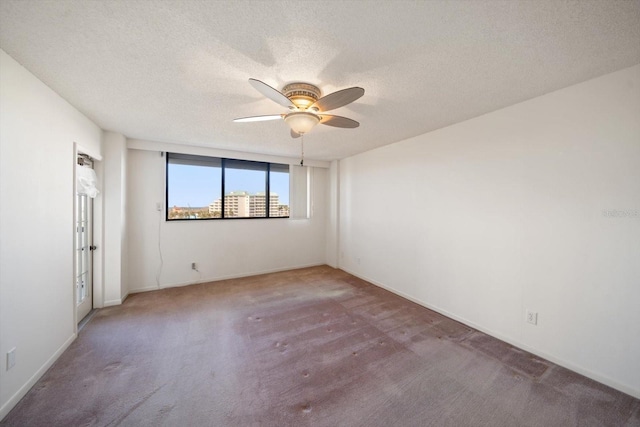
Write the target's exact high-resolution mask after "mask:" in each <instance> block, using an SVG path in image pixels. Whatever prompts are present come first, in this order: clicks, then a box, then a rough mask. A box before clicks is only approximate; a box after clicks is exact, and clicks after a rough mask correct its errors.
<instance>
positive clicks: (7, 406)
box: [0, 333, 77, 421]
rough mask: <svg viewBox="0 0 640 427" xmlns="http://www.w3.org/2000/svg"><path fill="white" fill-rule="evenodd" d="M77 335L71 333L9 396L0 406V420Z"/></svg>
mask: <svg viewBox="0 0 640 427" xmlns="http://www.w3.org/2000/svg"><path fill="white" fill-rule="evenodd" d="M76 337H77V335H76V334H75V333H74V334H73V335H71V336H70V337H69V338H68V339H67V340H66V341H65V342H64V344H62V346H60V348H58V350H56V352H55V353H53V355H51V357H50V358H49V359H47V361H46V362H44V364H43V365H42V366H41V367H40V369H38V370H37V371H36V373H35V374H33V375H32V376H31V378H29V380H28V381H27V382H26V383H24V385H23V386H22V387H20V389H19V390H18V391H17V392H16V393H15V394H14V395H13V396H11V397H10V398H9V400H7V403H5V404H4V405H2V407H1V408H0V421H2V419H3V418H4V417H6V416H7V414H8V413H9V412H10V411H11V410H12V409H13V407H14V406H16V405H17V404H18V402H20V399H22V398H23V397H24V396H25V394H27V392H28V391H29V390H31V387H33V386H34V384H35V383H36V382H37V381H38V380H39V379H40V378H41V377H42V376H43V375H44V373H45V372H47V370H48V369H49V368H50V367H51V366H52V365H53V364H54V363H55V361H56V360H58V358H59V357H60V355H61V354H62V353H64V351H65V350H66V349H67V348H68V347H69V346H70V345H71V343H72V342H73V341H74V340H75V339H76Z"/></svg>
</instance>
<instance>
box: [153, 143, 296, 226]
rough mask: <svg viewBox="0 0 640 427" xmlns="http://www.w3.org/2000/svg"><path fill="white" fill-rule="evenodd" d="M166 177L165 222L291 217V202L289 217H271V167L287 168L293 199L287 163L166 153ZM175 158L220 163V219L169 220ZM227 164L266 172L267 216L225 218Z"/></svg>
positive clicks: (279, 217)
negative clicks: (170, 170) (170, 189)
mask: <svg viewBox="0 0 640 427" xmlns="http://www.w3.org/2000/svg"><path fill="white" fill-rule="evenodd" d="M165 154H166V155H165V177H164V185H165V214H164V220H165V222H173V221H208V220H230V219H231V220H234V219H282V218H284V219H287V218H290V217H291V200H289V215H287V216H270V213H271V212H270V206H271V203H270V201H271V182H270V180H271V166H272V165H275V168H274V169H275V171H278V169H284V166H286V169H287V173H288V174H289V199H290V198H291V167H290V165H288V164H285V163H272V162H261V161H256V160H245V159H232V158H228V157H213V156H202V155H197V154H183V153H171V152H167V153H165ZM172 156H174V157H173V158H174V159H175V158H178V159H180V158H182V159H183V160H188V159H193V160H196V161H197V160H198V159H200V160H201V161H202V162H203V163H211V164H215V163H217V162H218V161H219V162H220V178H221V179H220V194H221V196H220V199H221V207H222V209H221V212H220V217H219V218H169V209H170V208H169V164H170V160H171V158H172ZM227 162H229V163H231V165H233V164H236V165H237V164H247V165H248V164H253V165H255V166H256V167H255V168H247V169H253V170H263V169H264V171H265V216H236V217H225V198H226V194H225V184H226V183H225V181H226V179H225V176H226V167H227ZM229 169H239V168H233V167H232V166H229Z"/></svg>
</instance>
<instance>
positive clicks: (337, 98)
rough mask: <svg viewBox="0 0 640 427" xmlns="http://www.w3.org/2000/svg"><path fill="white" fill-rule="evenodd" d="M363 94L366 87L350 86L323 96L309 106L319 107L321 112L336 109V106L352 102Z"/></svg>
mask: <svg viewBox="0 0 640 427" xmlns="http://www.w3.org/2000/svg"><path fill="white" fill-rule="evenodd" d="M362 95H364V89H362V88H361V87H350V88H348V89H342V90H339V91H337V92H333V93H330V94H329V95H326V96H323V97H322V98H320V99H318V100H317V101H316V102H315V103H313V104H312V105H311V107H309V108H317V109H318V110H319V111H321V112H322V111H329V110H335V109H336V108H339V107H342V106H344V105H347V104H351V103H352V102H353V101H355V100H356V99H358V98H360V97H361V96H362Z"/></svg>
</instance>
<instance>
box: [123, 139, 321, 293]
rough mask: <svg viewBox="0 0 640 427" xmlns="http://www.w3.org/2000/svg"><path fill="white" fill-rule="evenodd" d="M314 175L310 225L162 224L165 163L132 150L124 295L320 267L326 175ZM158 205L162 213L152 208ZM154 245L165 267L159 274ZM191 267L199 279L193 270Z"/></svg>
mask: <svg viewBox="0 0 640 427" xmlns="http://www.w3.org/2000/svg"><path fill="white" fill-rule="evenodd" d="M199 154H206V151H204V152H200V153H199ZM212 155H213V154H212ZM312 171H313V173H312V191H311V192H312V197H313V212H312V215H311V218H310V219H301V220H293V219H243V220H227V221H225V220H219V221H216V220H211V221H192V222H190V221H173V222H166V221H165V220H164V200H165V158H164V157H161V156H160V153H159V152H158V151H146V150H136V149H130V150H129V155H128V172H127V180H128V181H127V182H128V185H127V190H128V210H127V222H128V227H129V242H128V248H129V252H128V254H129V255H128V264H129V275H128V283H129V291H130V292H138V291H142V290H149V289H156V288H157V287H168V286H178V285H185V284H191V283H195V282H203V281H211V280H219V279H224V278H229V277H240V276H249V275H253V274H259V273H263V272H270V271H278V270H287V269H291V268H298V267H304V266H309V265H318V264H324V262H325V216H326V211H327V209H326V204H327V198H326V195H327V194H326V193H327V190H326V189H327V176H328V173H327V169H325V168H318V167H316V168H312ZM158 202H160V203H161V204H162V206H163V211H162V212H158V211H157V210H156V204H157V203H158ZM159 247H160V248H161V249H162V258H163V260H164V263H163V266H162V269H161V272H160V274H159V276H158V272H159V270H160V255H159ZM192 262H196V263H197V264H198V269H199V270H200V272H199V273H198V272H195V271H193V270H191V263H192Z"/></svg>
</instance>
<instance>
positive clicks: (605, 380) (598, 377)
mask: <svg viewBox="0 0 640 427" xmlns="http://www.w3.org/2000/svg"><path fill="white" fill-rule="evenodd" d="M340 269H341V270H343V271H346V272H347V273H349V274H352V275H354V276H356V277H358V278H360V279H362V280H366V281H367V282H369V283H371V284H373V285H376V286H378V287H380V288H382V289H386V290H387V291H389V292H391V293H394V294H396V295H398V296H401V297H402V298H405V299H407V300H409V301H411V302H414V303H416V304H418V305H421V306H423V307H426V308H428V309H429V310H433V311H435V312H437V313H440V314H442V315H443V316H446V317H448V318H450V319H453V320H456V321H458V322H460V323H464V324H465V325H467V326H469V327H471V328H473V329H476V330H478V331H480V332H484V333H485V334H487V335H490V336H492V337H494V338H497V339H499V340H501V341H504V342H506V343H508V344H511V345H513V346H514V347H518V348H520V349H522V350H525V351H528V352H529V353H532V354H535V355H536V356H539V357H542V358H543V359H546V360H548V361H549V362H552V363H555V364H556V365H559V366H562V367H563V368H567V369H569V370H571V371H574V372H577V373H579V374H580V375H584V376H585V377H587V378H591V379H592V380H594V381H597V382H599V383H602V384H604V385H607V386H609V387H611V388H615V389H616V390H618V391H621V392H623V393H626V394H628V395H629V396H633V397H635V398H636V399H640V390H636V389H634V388H632V387H629V386H627V385H625V384H621V383H620V382H618V381H616V380H614V379H612V378H609V377H607V376H605V375H602V374H599V373H597V372H593V371H591V370H589V369H585V368H583V367H581V366H578V365H575V364H574V363H572V362H570V361H567V360H564V359H561V358H558V357H556V356H553V355H552V354H548V353H546V352H544V351H540V350H538V349H535V348H532V347H530V346H528V345H526V344H523V343H521V342H519V341H517V340H515V339H513V338H511V337H508V336H504V335H502V334H499V333H496V332H494V331H491V330H489V329H487V328H484V327H482V326H481V325H477V324H475V323H474V322H472V321H470V320H468V319H465V318H464V317H461V316H458V315H456V314H453V313H451V312H449V311H447V310H444V309H442V308H440V307H438V306H435V305H432V304H429V303H427V302H424V301H421V300H419V299H417V298H415V297H412V296H411V295H408V294H406V293H404V292H402V291H398V290H397V289H394V288H392V287H391V286H387V285H385V284H383V283H380V282H378V281H376V280H373V279H370V278H368V277H366V276H364V275H362V274H360V273H356V272H354V271H350V270H348V269H346V268H344V267H340Z"/></svg>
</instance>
